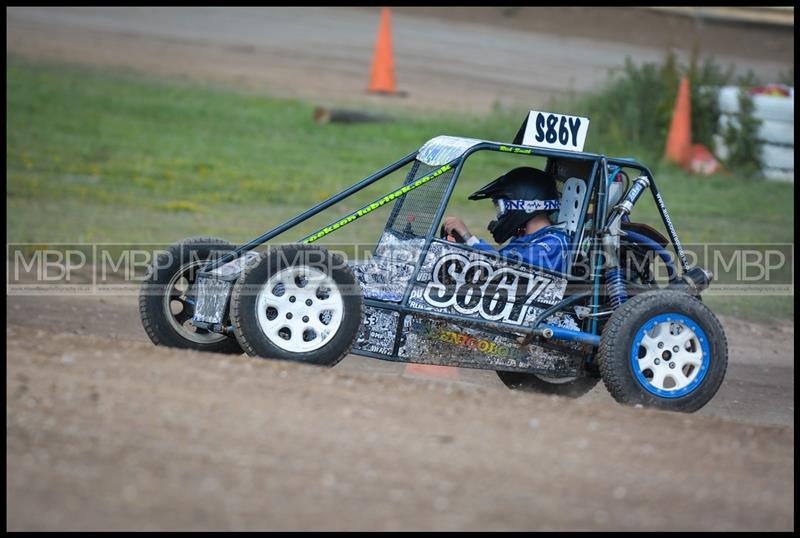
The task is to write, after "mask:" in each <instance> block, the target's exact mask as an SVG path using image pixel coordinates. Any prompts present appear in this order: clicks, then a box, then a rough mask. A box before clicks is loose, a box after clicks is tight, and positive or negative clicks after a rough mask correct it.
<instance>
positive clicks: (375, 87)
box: [367, 7, 397, 95]
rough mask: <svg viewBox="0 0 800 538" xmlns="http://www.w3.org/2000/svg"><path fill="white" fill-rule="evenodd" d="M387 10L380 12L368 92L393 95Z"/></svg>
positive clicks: (388, 15) (394, 88)
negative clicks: (379, 24) (379, 23)
mask: <svg viewBox="0 0 800 538" xmlns="http://www.w3.org/2000/svg"><path fill="white" fill-rule="evenodd" d="M390 17H391V15H390V13H389V8H388V7H385V8H383V11H381V26H380V29H379V30H378V41H377V42H376V43H375V57H374V58H373V60H372V73H371V74H370V77H369V88H367V89H368V91H370V92H375V93H385V94H390V95H393V94H395V93H396V92H397V88H396V86H395V80H394V59H393V57H392V27H391V19H390Z"/></svg>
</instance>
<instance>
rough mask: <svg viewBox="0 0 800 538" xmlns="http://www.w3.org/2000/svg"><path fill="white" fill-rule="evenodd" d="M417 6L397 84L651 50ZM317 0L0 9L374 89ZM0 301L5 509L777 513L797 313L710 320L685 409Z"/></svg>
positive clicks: (54, 304) (186, 517) (705, 516)
mask: <svg viewBox="0 0 800 538" xmlns="http://www.w3.org/2000/svg"><path fill="white" fill-rule="evenodd" d="M413 9H414V8H411V9H409V10H408V11H403V10H400V11H399V13H396V14H395V18H394V24H395V27H394V29H395V34H394V37H395V52H396V55H397V66H398V78H399V80H400V84H401V88H402V89H405V90H408V91H409V92H410V94H411V96H413V99H407V100H397V101H395V103H397V104H399V105H403V106H419V107H423V108H442V107H445V108H455V109H461V110H470V111H475V112H480V111H484V110H487V109H488V108H489V107H490V106H491V104H492V103H493V102H494V100H499V101H501V102H504V103H505V102H520V101H521V102H525V103H531V104H534V103H538V102H540V101H541V100H542V99H545V98H547V97H549V96H551V95H553V94H554V93H556V92H560V91H563V90H564V88H565V87H569V86H570V85H571V86H572V87H574V88H575V89H576V90H578V91H582V90H584V89H588V88H591V87H594V86H595V85H596V84H598V83H599V82H600V81H602V80H604V78H605V72H606V70H607V69H608V68H609V67H614V66H618V65H620V63H621V61H622V59H623V58H624V56H625V55H626V54H631V55H633V56H634V58H635V59H636V60H638V61H643V60H654V59H658V58H660V57H661V54H662V53H663V50H662V49H663V46H664V43H662V42H661V41H658V39H659V37H658V35H656V34H654V33H652V34H648V33H647V32H646V31H642V30H641V29H640V30H638V32H639V33H638V34H637V35H639V37H636V36H634V35H631V37H630V39H629V42H628V43H627V44H626V43H623V42H620V41H619V40H617V41H610V40H609V41H605V40H603V39H602V36H598V35H597V32H595V33H594V34H592V33H591V32H589V30H590V28H584V30H586V31H585V32H584V36H583V37H580V36H566V37H561V38H558V39H554V38H553V36H552V35H547V36H545V35H543V33H546V32H547V30H548V29H552V27H553V26H552V25H548V24H546V23H542V22H541V21H532V22H530V23H531V24H544V26H545V27H543V28H539V29H536V28H534V29H533V31H531V28H530V27H521V26H520V27H515V28H514V29H513V31H512V30H509V29H508V28H500V29H494V30H493V29H492V28H491V27H487V26H485V25H476V24H474V23H475V21H474V20H473V19H467V21H466V22H464V23H463V25H462V26H461V27H460V28H454V27H453V26H452V25H448V24H444V23H443V22H442V21H441V20H439V19H437V17H435V16H431V17H429V18H427V19H420V18H418V17H414V16H413V15H414V12H413ZM317 11H318V12H319V13H322V14H324V15H326V17H322V18H319V19H316V20H317V22H316V23H312V24H311V25H310V26H306V25H305V24H307V21H308V19H307V18H305V19H304V18H302V17H299V16H298V11H297V10H279V11H274V12H270V16H265V13H266V12H265V11H263V10H262V11H257V12H253V11H244V10H239V11H237V12H236V13H235V14H228V15H227V16H225V17H222V18H219V15H217V16H216V18H214V17H211V18H208V17H206V16H205V14H203V13H209V11H206V12H202V13H201V11H200V10H195V11H193V13H195V14H197V13H200V14H201V15H198V16H191V17H190V16H186V15H185V14H186V13H187V12H185V11H184V12H180V14H176V11H174V10H172V11H170V10H165V11H160V12H159V14H158V15H157V16H153V13H154V12H153V11H152V10H148V9H140V10H127V11H125V10H114V11H113V13H115V14H120V13H123V14H124V13H127V14H128V16H124V17H121V18H119V17H114V16H110V14H111V13H112V10H103V9H101V10H95V11H94V13H95V16H93V17H82V16H78V17H75V16H73V15H72V14H71V13H70V12H67V11H65V10H63V9H53V10H49V11H45V10H41V9H39V10H35V9H34V10H21V9H11V10H9V11H8V12H7V16H8V17H7V18H8V22H7V30H8V37H7V48H8V50H9V51H14V52H15V53H21V54H26V55H29V56H32V57H36V58H47V59H56V60H69V61H81V62H88V63H93V64H97V65H106V66H115V67H128V68H133V69H137V70H144V71H147V72H152V73H157V74H169V75H187V76H192V77H199V78H206V79H210V80H215V81H221V82H225V83H235V84H241V85H245V86H250V87H256V88H268V89H269V91H270V92H273V93H281V92H283V93H284V94H287V95H295V96H299V97H305V98H314V99H331V100H340V101H359V102H363V101H364V100H365V99H367V100H368V101H372V102H373V103H377V102H381V101H380V100H379V98H369V97H366V96H364V95H363V93H362V92H363V87H364V86H365V84H366V78H367V70H368V65H369V62H370V59H371V51H372V46H373V43H374V32H375V28H376V27H377V13H376V12H375V11H374V10H367V9H361V10H336V11H335V12H332V11H330V10H317ZM459 17H462V18H463V17H466V15H463V14H462V15H457V16H456V17H455V18H456V19H458V18H459ZM642 17H643V18H646V17H645V16H644V15H642ZM637 20H640V19H637ZM594 21H595V23H596V25H597V26H604V23H603V22H602V21H600V20H599V19H594ZM484 22H486V23H487V24H488V25H489V26H491V24H492V21H489V20H487V21H484ZM520 24H522V23H520ZM526 24H527V23H526ZM265 25H266V26H265ZM270 25H271V26H270ZM606 26H607V25H606ZM265 27H266V28H268V29H269V31H264V28H265ZM176 28H178V29H179V30H180V31H176ZM673 29H674V27H673ZM478 31H479V32H480V35H481V36H482V38H483V39H482V41H480V42H479V41H478V40H475V39H473V38H472V37H470V36H474V35H476V34H475V32H478ZM578 31H579V32H580V31H583V30H581V29H580V27H578ZM761 31H762V32H763V29H762V30H761ZM714 32H717V33H716V34H715V33H714ZM668 33H669V31H668V30H664V31H663V32H662V33H661V34H660V36H661V38H664V36H665V35H666V34H668ZM619 35H622V34H621V33H620V32H617V33H615V36H619ZM704 35H706V36H711V37H715V38H716V40H715V39H711V38H710V37H707V39H711V42H715V43H718V44H719V43H721V44H723V45H725V47H726V49H725V50H730V51H731V53H730V54H731V55H730V56H727V58H735V59H737V65H739V66H740V67H748V66H751V67H753V68H754V69H755V70H756V71H757V72H760V73H761V74H766V75H769V76H771V75H772V74H776V73H777V72H778V71H780V70H783V69H785V67H786V66H787V64H788V65H792V64H793V53H791V54H789V53H787V52H786V50H787V49H786V47H785V44H786V42H787V39H786V38H785V36H783V37H781V35H777V34H775V35H772V37H773V38H774V41H770V40H767V39H766V38H765V37H764V34H763V33H762V34H759V33H758V32H751V33H747V32H745V33H744V34H737V35H740V36H749V37H742V38H741V43H739V44H740V45H742V46H744V47H745V48H747V51H746V52H745V51H741V50H739V52H736V51H737V49H736V48H735V46H736V45H737V43H736V42H735V40H729V41H727V45H726V42H725V39H724V36H723V35H722V34H719V33H718V31H717V30H714V29H710V30H708V31H707V32H704ZM308 36H311V37H312V38H311V39H305V40H304V39H300V38H301V37H308ZM464 36H467V37H466V38H465V37H464ZM650 38H652V39H653V40H654V41H653V46H652V47H648V46H647V45H646V43H639V42H636V39H643V40H645V41H646V40H647V39H650ZM293 40H294V41H293ZM789 41H790V42H791V43H793V38H792V39H791V40H789ZM326 42H327V43H330V42H333V43H335V46H331V47H325V46H323V45H324V44H325V43H326ZM758 43H763V44H764V50H763V51H762V50H761V49H759V48H758V46H756V45H757V44H758ZM631 45H635V46H631ZM719 46H722V45H719ZM457 50H461V51H466V52H465V54H464V57H463V58H461V59H459V60H458V61H451V60H452V58H453V51H457ZM530 50H534V51H536V52H537V53H536V54H534V55H531V54H528V53H527V52H525V51H530ZM523 63H524V64H525V65H526V66H528V68H527V69H526V70H520V69H519V66H520V65H521V64H523ZM541 73H547V74H548V76H547V77H543V76H542V75H541ZM498 81H499V82H500V83H499V84H498ZM453 88H458V92H453V91H452V90H453ZM442 95H448V98H447V99H443V98H442ZM354 96H355V97H354ZM384 102H385V101H384ZM8 299H9V302H8V306H7V316H8V321H7V331H8V336H7V338H8V339H7V344H6V349H7V352H8V359H7V374H6V389H7V396H6V398H7V399H6V419H7V430H6V432H7V433H6V447H7V457H6V470H7V482H6V493H7V501H6V502H7V504H6V509H7V516H8V523H7V528H8V529H10V530H23V529H24V530H45V529H48V530H66V529H70V530H79V529H81V530H86V529H92V530H98V529H153V530H155V529H240V530H243V529H358V530H367V529H463V530H482V529H538V530H546V529H557V530H567V529H570V530H573V529H577V530H581V529H592V530H791V529H793V528H794V511H793V503H794V478H793V466H794V427H793V424H794V344H793V335H794V326H793V324H784V325H781V326H779V327H778V328H777V332H776V329H775V328H771V329H769V330H768V329H767V328H765V327H759V326H755V325H752V324H746V323H742V322H739V321H736V320H732V319H723V320H722V321H723V324H724V325H725V328H726V331H727V333H728V336H729V341H730V352H731V359H730V366H729V371H728V375H727V377H726V381H725V383H724V384H723V387H722V388H721V390H720V392H719V393H718V395H717V396H716V397H715V399H714V400H713V401H712V402H711V403H710V404H709V405H708V406H707V407H706V408H704V409H703V410H702V411H701V412H700V413H698V414H696V415H692V416H684V415H676V414H670V413H663V412H656V411H650V410H642V409H629V408H623V407H620V406H618V405H617V404H616V403H614V402H613V401H612V400H611V398H610V397H609V396H608V394H607V393H606V392H605V389H604V388H603V387H602V385H600V386H598V387H597V388H596V389H595V390H594V391H592V392H591V393H590V394H589V395H587V396H585V397H584V398H582V399H580V400H578V401H569V400H562V399H556V398H547V397H543V396H537V395H530V394H516V393H512V392H510V391H508V390H507V389H506V388H505V387H504V386H503V385H501V384H500V383H499V382H498V381H497V379H496V376H495V375H494V374H493V373H492V372H483V371H465V370H461V371H460V372H459V373H460V380H459V381H439V380H426V379H423V378H419V377H413V376H409V375H407V374H404V373H403V372H404V366H403V365H401V364H395V363H386V362H381V361H375V360H368V359H363V358H358V357H349V358H347V359H346V360H345V361H343V362H342V363H341V364H340V365H339V366H337V367H336V368H335V369H333V370H323V369H317V368H311V367H305V366H302V365H295V364H284V363H276V362H270V361H262V360H255V359H249V358H246V357H227V356H217V355H201V354H197V353H190V352H180V351H174V350H168V349H163V348H154V347H153V346H152V345H151V344H150V343H149V341H147V339H146V336H145V335H144V332H143V330H142V328H141V325H140V323H139V320H138V314H137V310H136V303H135V299H133V298H112V297H107V298H97V297H53V298H33V297H8ZM776 334H777V335H778V336H777V337H776Z"/></svg>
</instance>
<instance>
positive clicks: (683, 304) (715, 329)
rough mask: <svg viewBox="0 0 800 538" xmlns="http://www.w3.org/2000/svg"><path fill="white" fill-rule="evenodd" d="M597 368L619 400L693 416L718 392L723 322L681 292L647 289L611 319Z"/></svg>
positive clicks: (724, 360) (723, 362) (724, 356)
mask: <svg viewBox="0 0 800 538" xmlns="http://www.w3.org/2000/svg"><path fill="white" fill-rule="evenodd" d="M599 364H600V374H601V376H602V378H603V382H604V383H605V385H606V388H608V391H609V392H610V393H611V395H612V396H613V397H614V399H616V400H617V401H618V402H620V403H623V404H641V405H646V406H651V407H660V408H662V409H669V410H673V411H683V412H688V413H691V412H694V411H697V410H698V409H700V408H701V407H703V406H704V405H706V404H707V403H708V402H709V401H710V400H711V398H712V397H713V396H714V395H715V394H716V392H717V390H719V387H720V385H721V384H722V380H723V378H724V377H725V371H726V369H727V365H728V345H727V340H726V338H725V332H724V330H723V328H722V325H721V324H720V322H719V320H717V318H716V316H714V314H713V312H711V310H710V309H709V308H708V307H707V306H706V305H704V304H703V303H702V302H700V301H698V300H697V299H696V298H694V297H692V296H691V295H688V294H686V293H683V292H679V291H674V290H656V291H649V292H645V293H642V294H640V295H637V296H636V297H633V298H631V299H629V300H628V301H627V302H626V303H625V304H623V305H622V306H620V307H619V308H618V309H617V310H616V311H615V312H614V314H613V315H612V316H611V319H609V321H608V323H607V324H606V326H605V328H604V330H603V335H602V339H601V342H600V350H599Z"/></svg>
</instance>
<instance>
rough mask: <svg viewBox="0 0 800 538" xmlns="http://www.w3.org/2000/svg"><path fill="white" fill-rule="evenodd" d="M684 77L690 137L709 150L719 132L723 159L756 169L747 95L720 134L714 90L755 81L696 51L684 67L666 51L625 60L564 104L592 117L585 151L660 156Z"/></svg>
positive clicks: (754, 129) (753, 127)
mask: <svg viewBox="0 0 800 538" xmlns="http://www.w3.org/2000/svg"><path fill="white" fill-rule="evenodd" d="M684 76H688V77H689V88H690V95H691V105H692V141H693V143H697V144H703V145H705V146H707V147H709V148H713V142H712V141H713V137H714V135H715V134H721V135H722V136H723V138H724V139H725V140H726V141H727V140H730V141H731V144H730V146H731V151H730V154H729V155H728V156H727V159H726V161H725V163H726V164H727V165H728V166H729V167H731V168H733V167H736V168H737V169H747V170H750V171H751V173H752V172H753V171H756V170H758V169H759V168H760V163H759V155H760V143H759V142H758V141H757V140H756V139H755V136H754V134H755V133H756V132H757V130H758V120H756V119H755V118H754V117H753V115H752V108H753V107H752V103H751V102H750V100H749V98H747V97H746V96H745V97H743V100H744V101H747V103H743V105H742V107H741V110H742V115H741V117H740V121H739V127H738V128H737V127H733V126H729V127H728V128H727V129H726V130H725V131H726V132H725V133H720V129H719V118H720V110H719V103H718V100H717V95H718V91H717V90H718V88H719V87H720V86H725V85H730V84H734V85H740V86H743V87H744V88H746V89H749V88H751V87H753V86H757V85H759V84H760V81H759V80H758V79H757V78H756V77H755V76H754V75H753V74H752V73H748V74H747V75H745V76H736V75H735V69H734V66H732V65H731V66H729V67H728V68H727V69H725V68H723V67H722V66H721V65H720V64H719V63H718V62H716V61H715V60H714V59H713V58H708V57H707V58H705V59H703V60H702V61H701V59H700V55H699V52H698V50H697V49H695V50H694V51H693V53H692V55H691V57H690V61H689V63H688V65H683V64H681V63H680V62H679V61H678V59H677V58H676V56H675V54H674V53H673V52H672V51H670V52H668V53H667V54H666V56H665V58H664V60H663V61H662V62H660V63H658V62H647V63H642V64H640V65H638V66H637V65H635V64H634V63H633V62H632V61H631V59H630V58H627V59H626V60H625V66H624V67H623V68H622V69H621V70H620V71H617V72H612V73H611V76H610V79H609V82H608V83H607V85H606V86H605V88H604V89H602V90H601V91H598V92H594V93H590V94H588V95H584V96H582V97H578V98H571V99H570V102H569V103H565V104H564V106H563V107H560V106H559V103H556V104H554V105H553V106H554V107H558V108H564V109H566V110H569V111H570V113H571V114H580V115H585V116H588V117H590V118H591V120H592V137H590V139H589V140H588V141H587V147H586V150H587V151H595V152H600V153H606V154H613V155H620V156H633V155H635V156H637V157H639V158H640V159H641V160H643V161H645V162H656V161H658V160H659V159H660V158H661V157H662V155H663V154H664V146H665V143H666V139H667V133H668V131H669V126H670V122H671V121H672V111H673V108H674V106H675V99H676V97H677V94H678V87H679V85H680V81H681V79H682V78H683V77H684Z"/></svg>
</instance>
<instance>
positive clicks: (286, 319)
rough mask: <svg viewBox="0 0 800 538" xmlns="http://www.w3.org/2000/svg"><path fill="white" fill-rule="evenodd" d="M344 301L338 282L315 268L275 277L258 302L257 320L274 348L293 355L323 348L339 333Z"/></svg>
mask: <svg viewBox="0 0 800 538" xmlns="http://www.w3.org/2000/svg"><path fill="white" fill-rule="evenodd" d="M343 314H344V301H343V299H342V294H341V292H340V291H339V287H338V286H337V285H336V282H335V281H334V280H333V278H331V277H330V276H328V275H326V274H325V273H324V272H322V271H320V270H319V269H316V268H313V267H289V268H286V269H283V270H281V271H279V272H277V273H276V274H274V275H272V276H271V277H270V278H269V280H267V282H266V284H264V286H263V287H262V288H261V290H260V291H259V293H258V297H257V298H256V319H257V321H258V325H259V327H260V328H261V330H262V331H263V333H264V335H265V336H266V337H267V339H269V341H270V342H271V343H272V344H274V345H275V346H277V347H279V348H281V349H283V350H286V351H289V352H293V353H303V352H308V351H314V350H316V349H319V348H321V347H322V346H324V345H325V344H326V343H327V342H328V341H329V340H330V339H331V338H333V336H334V335H336V332H337V331H338V330H339V327H340V325H341V323H342V318H343Z"/></svg>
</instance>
